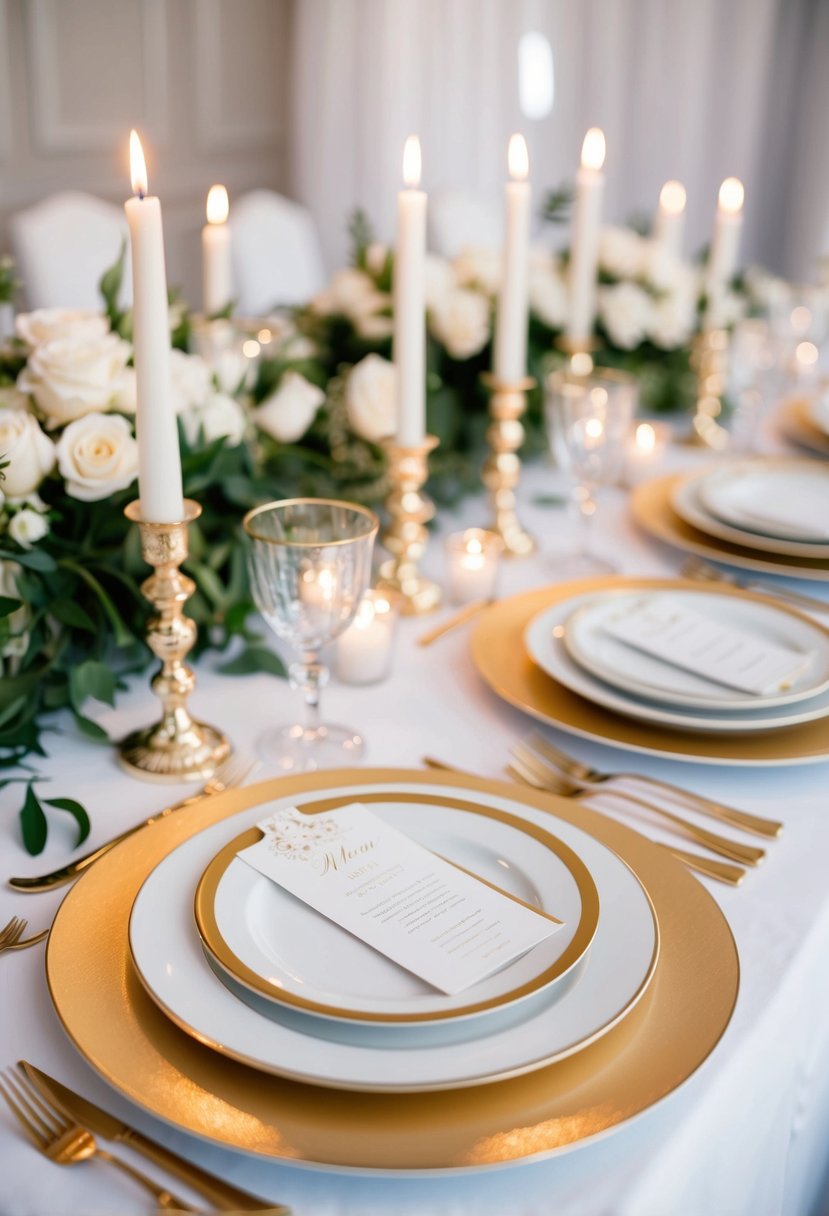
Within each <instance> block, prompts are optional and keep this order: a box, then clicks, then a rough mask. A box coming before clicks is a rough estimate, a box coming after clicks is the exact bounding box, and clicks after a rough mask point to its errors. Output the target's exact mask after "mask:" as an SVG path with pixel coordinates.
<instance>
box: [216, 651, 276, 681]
mask: <svg viewBox="0 0 829 1216" xmlns="http://www.w3.org/2000/svg"><path fill="white" fill-rule="evenodd" d="M216 670H217V671H220V672H221V673H222V675H223V676H249V675H253V674H254V673H256V672H260V671H265V672H269V673H270V674H271V675H272V676H279V677H280V679H284V677H285V674H286V672H285V664H284V663H283V662H282V660H281V659H280V657H279V655H277V654H274V652H273V651H272V650H268V648H267V647H266V646H248V647H247V649H246V650H243V651H242V653H241V654H240V655H237V657H236V658H235V659H231V660H230V662H229V663H222V664H221V666H220V667H217V669H216Z"/></svg>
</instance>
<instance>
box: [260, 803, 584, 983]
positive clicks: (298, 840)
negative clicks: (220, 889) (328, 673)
mask: <svg viewBox="0 0 829 1216" xmlns="http://www.w3.org/2000/svg"><path fill="white" fill-rule="evenodd" d="M258 826H259V828H261V830H262V831H263V832H264V834H265V836H264V839H263V840H260V841H259V842H258V843H257V844H255V845H251V846H250V848H247V849H242V851H241V852H240V853H239V857H240V858H241V859H242V861H245V862H247V863H248V865H250V866H253V868H254V869H255V870H258V871H259V873H260V874H264V875H265V877H266V878H270V879H272V880H273V881H274V882H276V883H279V885H280V886H282V887H284V888H285V889H286V890H287V891H290V892H291V894H292V895H295V896H297V898H298V899H301V900H302V901H303V902H304V903H306V904H310V906H311V907H312V908H316V909H317V911H318V912H321V913H322V914H323V915H324V916H327V917H328V919H329V920H332V921H334V922H335V924H338V925H341V926H342V927H343V928H344V929H347V930H348V931H349V932H350V933H353V934H354V935H355V937H359V938H360V939H361V940H362V941H364V942H367V943H368V945H370V946H373V947H374V949H375V950H379V951H380V953H381V954H384V955H386V957H387V958H390V959H393V960H394V962H396V963H399V964H400V966H401V967H405V968H406V970H407V971H411V972H413V973H414V974H415V975H419V976H420V977H421V979H424V980H426V982H427V983H429V984H431V985H432V986H433V987H435V988H438V989H440V991H442V992H445V993H448V994H450V995H451V994H453V993H456V992H462V991H463V990H464V989H465V988H468V987H470V986H471V985H472V984H476V983H477V982H478V981H479V980H482V979H485V978H486V977H487V976H488V975H491V974H492V973H493V972H495V971H499V970H500V969H501V968H502V967H504V966H506V964H507V963H511V962H512V961H513V960H514V959H516V958H518V957H519V956H520V955H522V954H524V953H526V951H527V950H529V949H531V947H533V946H536V945H538V943H539V942H541V941H544V940H545V939H546V938H548V937H550V936H552V934H553V933H555V932H557V931H558V930H559V929H560V928H561V921H559V920H556V919H555V918H554V917H551V916H549V915H548V914H547V913H544V912H539V911H536V910H535V909H533V908H531V907H529V906H528V905H527V904H525V903H523V902H521V901H520V900H517V899H515V898H513V897H512V896H510V895H507V894H506V893H505V892H503V891H500V890H498V889H497V888H496V887H493V886H490V885H489V884H488V883H486V882H484V881H482V880H480V879H478V878H475V877H474V876H473V875H471V874H468V873H466V871H464V870H461V869H458V867H456V866H454V865H452V864H451V863H450V862H448V861H444V859H443V858H441V857H438V856H436V855H435V854H434V853H431V852H429V850H428V849H425V848H423V846H422V845H419V844H417V843H416V842H415V841H414V840H411V839H410V838H409V837H408V836H406V835H404V833H402V832H399V831H398V830H397V829H396V828H393V827H391V826H390V825H389V824H387V823H386V822H385V821H384V820H383V819H381V818H380V817H379V815H375V814H373V813H372V812H371V811H369V810H368V809H367V808H366V807H364V806H361V805H359V804H352V805H350V806H343V807H338V808H337V809H336V810H334V811H330V812H328V813H327V814H324V815H323V814H317V815H304V814H302V812H301V811H299V810H297V809H296V808H295V807H291V808H289V809H287V810H283V811H277V813H276V814H275V815H272V816H271V817H270V818H269V819H263V820H262V822H261V823H259V824H258Z"/></svg>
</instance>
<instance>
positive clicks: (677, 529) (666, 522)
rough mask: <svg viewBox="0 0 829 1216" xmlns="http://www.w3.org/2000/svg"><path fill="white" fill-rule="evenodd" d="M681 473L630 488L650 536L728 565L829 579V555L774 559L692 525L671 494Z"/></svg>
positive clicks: (634, 509) (633, 504) (637, 518)
mask: <svg viewBox="0 0 829 1216" xmlns="http://www.w3.org/2000/svg"><path fill="white" fill-rule="evenodd" d="M682 476H683V475H682V474H681V473H679V474H672V475H670V476H668V477H656V478H654V479H653V480H652V481H644V482H642V483H641V484H640V485H638V486H636V487H635V488H634V489H633V491H632V492H631V496H630V507H631V511H632V512H633V518H634V519H635V521H636V523H637V524H638V525H639V527H640V528H642V529H643V530H644V531H645V532H647V533H648V534H649V535H650V536H654V537H656V539H657V540H661V541H664V543H665V544H666V545H671V546H673V548H675V549H682V550H684V552H686V553H694V554H696V555H697V556H698V557H705V558H707V559H708V560H709V561H715V562H723V563H724V564H725V565H727V566H737V567H738V568H739V569H744V570H757V571H760V572H761V573H763V574H777V575H784V576H788V577H790V578H805V579H810V580H811V581H813V582H823V583H825V582H829V559H826V558H808V557H791V556H789V555H787V554H783V553H780V554H776V555H775V556H774V558H773V559H772V558H771V557H760V556H759V554H758V551H757V550H756V549H747V548H744V547H743V546H741V545H736V544H733V543H731V542H730V541H724V540H719V539H718V538H717V537H716V536H709V535H708V534H707V533H706V532H700V531H699V530H698V529H697V528H693V527H691V525H690V524H689V523H686V521H685V520H684V519H681V518H680V517H679V516H678V515H677V513H676V511H674V509H673V507H672V506H671V495H672V494H673V492H674V488H675V487H676V486H677V485H678V484H679V482H680V481H681V479H682Z"/></svg>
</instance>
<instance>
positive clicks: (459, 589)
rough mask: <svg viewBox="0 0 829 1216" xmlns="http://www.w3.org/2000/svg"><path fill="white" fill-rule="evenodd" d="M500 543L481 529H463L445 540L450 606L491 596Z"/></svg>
mask: <svg viewBox="0 0 829 1216" xmlns="http://www.w3.org/2000/svg"><path fill="white" fill-rule="evenodd" d="M503 550H504V544H503V541H502V540H501V538H500V536H497V535H496V534H495V533H494V532H488V531H487V530H486V529H485V528H467V529H466V531H465V532H453V533H452V534H451V536H447V538H446V565H447V577H446V590H447V594H448V597H449V600H450V601H451V603H453V604H468V603H470V602H471V601H472V600H490V599H493V598H494V597H495V592H496V587H497V583H498V568H499V566H500V561H501V554H502V552H503Z"/></svg>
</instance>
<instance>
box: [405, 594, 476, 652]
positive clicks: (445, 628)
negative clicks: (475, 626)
mask: <svg viewBox="0 0 829 1216" xmlns="http://www.w3.org/2000/svg"><path fill="white" fill-rule="evenodd" d="M493 602H494V601H493V600H491V599H489V600H473V602H472V603H471V604H465V605H464V607H463V608H461V609H460V611H459V612H456V613H455V614H454V616H450V617H449V619H448V620H446V621H442V622H441V623H440V625H435V627H434V629H429V630H427V631H426V633H422V634H421V635H420V637H419V638H418V639H417V644H418V646H431V645H432V642H436V641H437V640H438V638H442V637H443V636H444V634H446V633H450V632H451V631H452V630H453V629H456V628H457V627H458V626H459V625H465V624H466V622H467V621H471V620H472V618H473V617H474V616H477V615H478V613H479V612H483V610H484V608H488V607H489V605H490V604H492V603H493Z"/></svg>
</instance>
